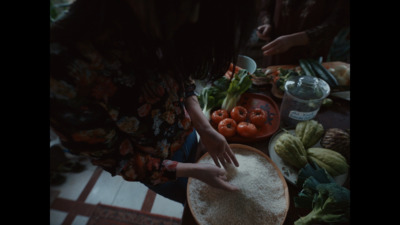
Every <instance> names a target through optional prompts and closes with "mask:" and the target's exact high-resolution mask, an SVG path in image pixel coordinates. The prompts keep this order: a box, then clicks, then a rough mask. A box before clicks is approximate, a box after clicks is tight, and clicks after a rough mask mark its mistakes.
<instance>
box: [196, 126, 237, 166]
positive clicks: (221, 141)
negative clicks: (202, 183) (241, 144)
mask: <svg viewBox="0 0 400 225" xmlns="http://www.w3.org/2000/svg"><path fill="white" fill-rule="evenodd" d="M200 144H201V145H203V146H204V148H205V149H206V150H207V152H208V153H209V154H210V156H211V158H212V159H213V160H214V163H215V165H217V166H218V167H221V165H220V164H222V166H223V167H226V166H225V164H226V163H231V164H232V163H233V164H234V165H235V166H237V167H238V166H239V162H238V161H237V159H236V157H235V154H234V153H233V151H232V149H231V147H230V146H229V144H228V142H227V141H226V139H225V137H224V136H223V135H222V134H220V133H218V132H217V131H216V130H215V129H213V128H211V129H208V130H207V132H203V133H202V135H201V136H200Z"/></svg>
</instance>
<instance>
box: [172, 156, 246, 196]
mask: <svg viewBox="0 0 400 225" xmlns="http://www.w3.org/2000/svg"><path fill="white" fill-rule="evenodd" d="M176 172H177V176H178V177H193V178H196V179H198V180H200V181H202V182H204V183H206V184H208V185H210V186H212V187H215V188H220V189H223V190H226V191H238V190H239V188H238V187H236V186H234V185H232V184H230V183H229V182H228V181H227V177H226V171H225V170H224V169H222V168H218V167H217V166H215V165H213V164H209V163H178V165H177V167H176Z"/></svg>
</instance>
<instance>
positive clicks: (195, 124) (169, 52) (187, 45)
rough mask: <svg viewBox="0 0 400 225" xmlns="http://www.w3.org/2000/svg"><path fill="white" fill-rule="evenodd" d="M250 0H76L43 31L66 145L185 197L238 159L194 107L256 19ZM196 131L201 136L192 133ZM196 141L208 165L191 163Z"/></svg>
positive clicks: (57, 127) (53, 106) (58, 128)
mask: <svg viewBox="0 0 400 225" xmlns="http://www.w3.org/2000/svg"><path fill="white" fill-rule="evenodd" d="M254 10H255V7H254V5H253V2H252V1H248V0H242V1H237V2H236V1H226V0H221V1H208V0H205V1H198V0H182V1H180V0H174V1H157V0H140V1H133V0H77V1H75V3H74V4H73V5H72V6H71V8H70V10H69V12H68V13H67V14H66V15H65V17H63V18H61V19H59V20H58V21H56V22H55V23H54V24H53V25H52V27H51V33H50V56H51V58H50V125H51V128H52V129H53V130H54V132H56V133H57V134H58V136H59V137H60V139H61V141H62V144H63V146H64V147H66V148H67V149H68V150H69V151H70V152H71V153H72V154H77V155H85V156H88V157H90V158H91V159H92V163H93V164H94V165H97V166H100V167H102V168H103V169H104V170H105V171H107V172H109V173H110V174H111V175H112V176H116V175H120V176H122V177H123V178H124V179H125V180H127V181H138V182H142V183H143V184H145V185H146V186H148V187H149V188H150V189H152V190H154V191H156V192H157V193H159V194H161V195H164V196H165V197H168V198H170V199H173V200H176V201H179V202H182V203H184V202H185V196H186V184H187V178H188V177H193V178H196V179H199V180H201V181H203V182H205V183H208V184H209V185H212V186H214V187H217V188H222V189H225V190H227V191H235V190H237V187H235V186H233V185H231V184H229V183H228V182H227V181H226V177H225V170H224V169H223V168H221V164H222V165H224V164H225V163H233V164H234V165H235V166H239V164H238V162H237V160H236V158H235V156H234V154H233V152H232V150H231V149H230V147H229V145H228V143H227V141H226V140H225V138H224V137H223V136H222V135H221V134H219V133H218V132H216V131H215V129H213V128H212V127H211V126H210V123H209V122H208V120H207V119H206V118H205V116H204V115H203V114H202V110H201V108H200V106H199V103H198V100H197V96H196V92H195V88H196V85H195V83H194V80H196V79H206V80H209V81H212V80H215V79H218V78H219V77H221V76H222V75H223V74H224V73H225V71H226V70H227V69H228V67H229V63H230V62H232V61H235V60H236V58H237V54H238V51H239V48H240V47H241V46H243V44H244V43H245V42H246V40H247V38H248V36H249V34H250V33H251V30H252V29H254V27H255V24H256V23H255V18H254V16H255V15H256V13H254ZM196 132H197V133H198V134H199V136H200V141H199V142H198V139H197V136H196ZM198 149H204V150H205V151H208V152H209V154H210V155H211V156H212V157H213V159H214V161H215V164H216V165H212V164H196V163H194V161H195V156H196V151H197V150H198Z"/></svg>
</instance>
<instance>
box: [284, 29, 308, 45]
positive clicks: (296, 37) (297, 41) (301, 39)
mask: <svg viewBox="0 0 400 225" xmlns="http://www.w3.org/2000/svg"><path fill="white" fill-rule="evenodd" d="M288 36H290V37H291V40H293V46H303V45H308V43H309V42H310V40H309V38H308V35H307V33H306V31H301V32H297V33H293V34H290V35H288Z"/></svg>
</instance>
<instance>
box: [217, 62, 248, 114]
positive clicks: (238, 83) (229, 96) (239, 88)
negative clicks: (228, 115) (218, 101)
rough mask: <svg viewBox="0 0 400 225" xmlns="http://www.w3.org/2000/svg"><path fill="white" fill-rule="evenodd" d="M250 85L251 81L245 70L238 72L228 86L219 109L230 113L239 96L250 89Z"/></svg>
mask: <svg viewBox="0 0 400 225" xmlns="http://www.w3.org/2000/svg"><path fill="white" fill-rule="evenodd" d="M251 84H252V81H251V78H250V75H249V74H248V72H247V70H244V69H241V70H239V72H238V73H236V74H235V75H234V77H233V78H232V80H231V82H230V84H229V88H228V90H227V91H226V97H225V98H224V100H223V102H222V105H221V109H226V110H227V111H228V112H230V111H231V110H232V109H233V107H235V106H236V103H237V101H238V100H239V99H240V96H241V95H242V94H243V93H244V92H246V91H247V90H248V89H249V88H250V86H251Z"/></svg>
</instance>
